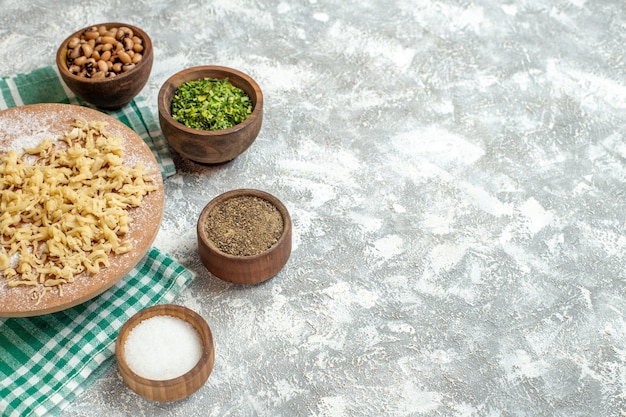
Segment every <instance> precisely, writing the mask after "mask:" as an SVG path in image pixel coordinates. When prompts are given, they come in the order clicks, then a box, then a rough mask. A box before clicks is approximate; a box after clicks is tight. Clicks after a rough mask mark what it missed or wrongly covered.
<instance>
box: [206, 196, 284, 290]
mask: <svg viewBox="0 0 626 417" xmlns="http://www.w3.org/2000/svg"><path fill="white" fill-rule="evenodd" d="M241 196H251V197H259V198H261V199H263V200H265V201H267V202H269V203H270V204H272V205H273V206H274V207H276V208H277V209H278V211H279V213H280V215H281V217H282V220H283V230H282V234H281V236H280V238H279V239H278V241H277V242H276V243H274V244H273V246H271V247H270V248H269V249H267V250H265V251H264V252H261V253H258V254H254V255H249V256H242V255H232V254H229V253H226V252H224V251H222V250H220V249H219V248H218V246H217V245H216V243H215V242H213V241H212V240H211V239H210V238H209V235H208V232H207V224H208V222H209V221H211V220H210V216H211V213H212V211H213V210H215V209H216V208H218V207H219V206H220V205H222V204H223V203H224V202H225V201H227V200H229V199H231V198H234V197H241ZM291 234H292V224H291V217H290V216H289V212H288V211H287V209H286V208H285V206H284V205H283V203H281V202H280V200H278V199H277V198H276V197H274V196H273V195H271V194H269V193H267V192H264V191H260V190H253V189H239V190H233V191H229V192H226V193H223V194H221V195H219V196H217V197H215V198H214V199H213V200H211V201H210V202H209V204H207V205H206V206H205V207H204V209H203V210H202V212H201V214H200V217H199V218H198V225H197V235H198V253H199V255H200V260H201V261H202V263H203V264H204V266H205V267H206V268H207V270H208V271H209V272H211V273H212V274H213V275H215V276H216V277H218V278H220V279H222V280H224V281H228V282H232V283H235V284H256V283H259V282H263V281H266V280H268V279H270V278H272V277H273V276H274V275H276V274H277V273H278V272H279V271H280V270H281V269H282V268H283V266H284V265H285V264H286V263H287V260H288V259H289V256H290V255H291Z"/></svg>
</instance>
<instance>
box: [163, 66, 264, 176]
mask: <svg viewBox="0 0 626 417" xmlns="http://www.w3.org/2000/svg"><path fill="white" fill-rule="evenodd" d="M204 81H206V82H207V83H209V82H211V83H213V84H217V83H220V82H226V83H227V84H229V88H230V90H229V91H237V94H239V95H238V96H236V97H233V93H231V94H230V96H227V97H224V98H225V99H229V100H233V99H236V100H238V101H237V102H239V100H248V103H249V105H246V108H247V110H248V113H247V114H246V117H245V119H238V120H237V121H235V122H233V123H230V124H229V125H226V126H228V127H221V126H222V125H220V124H215V125H209V126H205V125H204V123H198V122H197V119H198V118H195V117H194V120H193V121H191V122H195V123H190V121H189V120H185V119H184V117H185V116H186V115H189V114H193V115H195V114H199V113H200V111H204V110H207V111H208V113H207V116H206V117H207V118H209V119H211V120H213V119H214V118H217V117H219V114H222V113H223V112H222V111H221V110H219V109H218V110H216V112H217V114H214V113H213V108H214V106H213V104H211V105H210V107H208V109H207V106H209V105H208V104H206V103H201V101H202V100H203V99H205V98H206V96H208V95H207V94H204V93H201V94H200V95H199V96H200V98H198V95H196V96H192V95H191V93H190V92H189V90H185V93H187V94H188V97H189V100H188V102H187V103H188V105H189V106H190V108H189V109H183V110H177V109H173V102H174V101H175V100H176V99H177V97H179V96H181V94H180V93H181V91H180V90H181V89H182V88H183V87H185V88H187V87H189V85H190V84H193V83H199V82H204ZM198 88H199V87H198ZM220 99H221V97H220ZM205 101H206V100H205ZM222 101H227V100H222ZM191 106H197V108H193V107H191ZM202 106H204V108H202ZM240 106H243V105H240ZM158 109H159V123H160V125H161V130H162V131H163V135H164V136H165V138H166V140H167V141H168V143H169V144H170V146H171V147H172V148H173V149H174V150H175V151H176V152H178V153H179V154H180V155H182V156H183V157H185V158H188V159H190V160H192V161H195V162H199V163H203V164H220V163H224V162H228V161H230V160H232V159H234V158H236V157H237V156H239V155H240V154H241V153H243V152H244V151H246V150H247V149H248V148H249V147H250V146H251V145H252V143H253V142H254V141H255V140H256V137H257V136H258V134H259V131H260V130H261V125H262V123H263V93H262V91H261V89H260V87H259V85H258V84H257V83H256V81H254V80H253V79H252V78H251V77H250V76H249V75H247V74H245V73H243V72H241V71H239V70H236V69H233V68H228V67H222V66H211V65H209V66H198V67H192V68H188V69H185V70H183V71H180V72H178V73H176V74H174V75H172V76H171V77H170V78H169V79H168V80H167V81H165V83H164V84H163V86H162V87H161V90H160V91H159V96H158ZM236 110H237V108H236ZM179 116H180V117H179ZM189 117H190V118H191V116H189ZM240 120H243V121H240Z"/></svg>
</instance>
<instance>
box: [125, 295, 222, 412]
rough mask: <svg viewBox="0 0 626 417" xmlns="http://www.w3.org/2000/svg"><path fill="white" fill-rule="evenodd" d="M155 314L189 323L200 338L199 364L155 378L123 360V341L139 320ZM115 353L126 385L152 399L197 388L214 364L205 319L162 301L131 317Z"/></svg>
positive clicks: (176, 397)
mask: <svg viewBox="0 0 626 417" xmlns="http://www.w3.org/2000/svg"><path fill="white" fill-rule="evenodd" d="M155 316H172V317H175V318H179V319H181V320H184V321H186V322H188V323H190V324H191V325H192V326H193V327H194V329H196V331H197V332H198V334H199V336H200V339H201V341H202V354H201V357H200V360H199V361H198V363H197V364H196V365H195V366H194V367H193V368H192V369H191V370H190V371H189V372H187V373H185V374H183V375H181V376H178V377H176V378H172V379H165V380H155V379H148V378H144V377H142V376H140V375H138V374H137V373H136V372H135V371H134V370H133V369H132V368H131V367H130V366H129V365H128V362H127V361H126V354H125V349H124V348H125V343H126V340H127V338H128V335H129V334H130V332H131V330H133V329H134V328H135V327H136V326H137V325H138V324H140V323H141V322H142V321H144V320H147V319H149V318H152V317H155ZM115 356H116V358H117V364H118V368H119V371H120V374H121V375H122V379H123V380H124V382H125V383H126V385H128V387H129V388H130V389H131V390H133V391H134V392H136V393H137V394H139V395H141V396H142V397H144V398H146V399H149V400H153V401H161V402H167V401H176V400H180V399H183V398H186V397H188V396H190V395H191V394H193V393H194V392H196V391H197V390H199V389H200V388H201V387H202V386H203V385H204V383H205V382H206V381H207V379H208V378H209V375H210V374H211V372H212V371H213V365H214V363H215V350H214V346H213V335H212V334H211V329H210V328H209V325H208V324H207V322H206V321H205V320H204V319H203V318H202V316H200V315H199V314H198V313H196V312H194V311H193V310H190V309H188V308H186V307H183V306H178V305H173V304H163V305H156V306H152V307H148V308H146V309H144V310H141V311H140V312H138V313H137V314H135V315H134V316H132V317H131V318H130V319H129V320H128V321H127V322H126V323H125V324H124V326H122V329H121V330H120V332H119V335H118V336H117V340H116V343H115Z"/></svg>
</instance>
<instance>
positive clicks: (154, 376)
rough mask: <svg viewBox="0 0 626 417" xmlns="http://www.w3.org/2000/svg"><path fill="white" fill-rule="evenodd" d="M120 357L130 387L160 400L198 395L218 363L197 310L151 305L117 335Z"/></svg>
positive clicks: (143, 395) (127, 323) (118, 362)
mask: <svg viewBox="0 0 626 417" xmlns="http://www.w3.org/2000/svg"><path fill="white" fill-rule="evenodd" d="M115 356H116V358H117V364H118V368H119V372H120V374H121V375H122V379H123V380H124V382H125V383H126V385H128V387H129V388H130V389H131V390H133V391H134V392H135V393H137V394H139V395H141V396H142V397H144V398H146V399H148V400H153V401H161V402H169V401H176V400H181V399H183V398H186V397H188V396H190V395H191V394H193V393H195V392H196V391H198V390H199V389H200V388H201V387H202V386H203V385H204V383H205V382H206V381H207V379H208V378H209V375H210V374H211V372H212V371H213V365H214V363H215V350H214V346H213V335H212V334H211V329H210V328H209V325H208V324H207V322H206V321H205V320H204V319H203V318H202V316H200V315H199V314H198V313H196V312H194V311H193V310H190V309H188V308H186V307H183V306H178V305H173V304H163V305H156V306H152V307H148V308H146V309H144V310H141V311H140V312H138V313H137V314H135V315H134V316H132V317H131V318H130V319H129V320H128V321H127V322H126V323H125V324H124V326H122V329H121V330H120V333H119V335H118V336H117V340H116V343H115Z"/></svg>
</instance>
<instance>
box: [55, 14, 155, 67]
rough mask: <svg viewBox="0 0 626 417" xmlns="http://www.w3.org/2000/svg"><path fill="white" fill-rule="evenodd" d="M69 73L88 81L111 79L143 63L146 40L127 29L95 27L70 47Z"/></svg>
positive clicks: (70, 40)
mask: <svg viewBox="0 0 626 417" xmlns="http://www.w3.org/2000/svg"><path fill="white" fill-rule="evenodd" d="M67 48H68V50H67V55H66V60H67V65H68V69H69V71H70V72H71V73H72V74H74V75H77V76H80V77H86V78H111V77H115V76H117V75H119V74H121V73H123V72H128V71H130V70H132V69H133V68H134V67H135V66H136V65H137V64H139V63H140V62H141V61H142V60H143V55H142V53H143V51H144V46H143V40H142V39H141V38H140V37H139V36H137V35H135V33H134V32H133V30H132V29H131V28H129V27H126V26H121V27H119V28H116V27H112V28H106V27H105V26H102V25H101V26H92V27H90V28H88V29H86V30H85V31H84V32H83V33H82V34H81V35H80V36H74V37H72V38H71V39H69V40H68V43H67Z"/></svg>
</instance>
